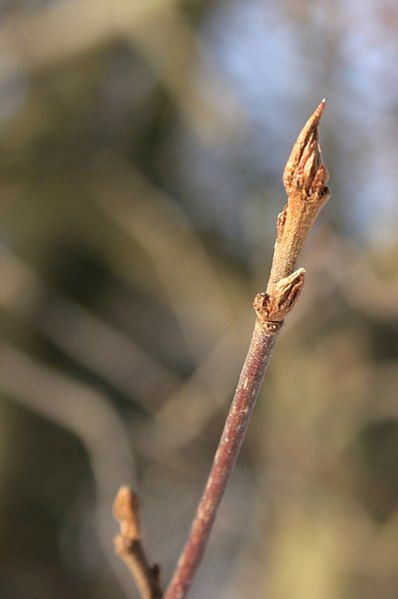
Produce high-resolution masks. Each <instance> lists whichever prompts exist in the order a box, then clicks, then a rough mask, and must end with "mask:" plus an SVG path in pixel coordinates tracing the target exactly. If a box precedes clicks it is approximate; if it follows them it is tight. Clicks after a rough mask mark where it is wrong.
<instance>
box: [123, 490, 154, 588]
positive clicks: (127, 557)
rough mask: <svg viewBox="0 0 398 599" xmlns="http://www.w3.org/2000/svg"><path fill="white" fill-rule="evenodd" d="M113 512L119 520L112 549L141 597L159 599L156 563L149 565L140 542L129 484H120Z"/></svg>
mask: <svg viewBox="0 0 398 599" xmlns="http://www.w3.org/2000/svg"><path fill="white" fill-rule="evenodd" d="M113 515H114V517H115V519H116V520H117V521H118V522H119V524H120V534H118V535H117V536H116V537H115V551H116V553H117V554H118V555H119V556H120V557H121V559H122V560H123V561H124V563H125V564H126V566H127V567H128V569H129V570H130V572H131V575H132V576H133V578H134V580H135V583H136V585H137V588H138V590H139V593H140V596H141V599H160V597H162V591H161V588H160V581H159V567H158V566H157V565H156V564H155V565H154V566H150V565H149V562H148V559H147V556H146V554H145V551H144V548H143V546H142V542H141V530H140V522H139V501H138V497H137V495H135V493H133V491H132V490H131V489H130V488H129V487H120V489H119V492H118V494H117V496H116V499H115V503H114V504H113Z"/></svg>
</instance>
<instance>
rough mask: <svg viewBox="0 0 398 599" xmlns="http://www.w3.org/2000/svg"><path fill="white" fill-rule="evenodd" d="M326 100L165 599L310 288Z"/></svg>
mask: <svg viewBox="0 0 398 599" xmlns="http://www.w3.org/2000/svg"><path fill="white" fill-rule="evenodd" d="M324 106H325V100H323V101H322V102H321V103H320V104H319V106H318V108H317V109H316V110H315V112H314V113H313V115H312V116H311V117H310V119H309V120H308V121H307V123H306V125H305V126H304V128H303V130H302V132H301V133H300V135H299V137H298V139H297V142H296V143H295V145H294V147H293V150H292V153H291V155H290V157H289V160H288V162H287V164H286V168H285V171H284V175H283V183H284V186H285V189H286V192H287V195H288V203H287V206H286V207H285V208H284V210H283V211H282V212H281V213H280V214H279V215H278V221H277V238H276V243H275V250H274V257H273V262H272V267H271V273H270V277H269V281H268V285H267V291H266V293H259V294H258V295H257V296H256V298H255V300H254V309H255V311H256V314H257V319H256V323H255V327H254V332H253V337H252V340H251V343H250V347H249V350H248V353H247V356H246V360H245V363H244V365H243V369H242V372H241V375H240V378H239V382H238V386H237V389H236V392H235V396H234V399H233V401H232V405H231V408H230V412H229V414H228V417H227V420H226V423H225V427H224V431H223V433H222V436H221V440H220V443H219V446H218V449H217V452H216V455H215V457H214V461H213V465H212V468H211V471H210V474H209V478H208V480H207V484H206V487H205V490H204V493H203V496H202V498H201V500H200V502H199V506H198V509H197V512H196V515H195V518H194V520H193V523H192V527H191V530H190V533H189V536H188V540H187V542H186V545H185V547H184V549H183V551H182V554H181V557H180V559H179V561H178V564H177V567H176V570H175V572H174V575H173V577H172V580H171V582H170V585H169V587H168V589H167V591H166V593H165V595H164V599H183V598H184V597H185V596H186V593H187V591H188V590H189V587H190V585H191V582H192V579H193V576H194V574H195V572H196V570H197V568H198V566H199V564H200V561H201V558H202V556H203V553H204V550H205V547H206V543H207V540H208V537H209V534H210V531H211V528H212V525H213V522H214V519H215V516H216V513H217V508H218V506H219V504H220V501H221V499H222V496H223V493H224V491H225V487H226V485H227V482H228V480H229V478H230V476H231V473H232V470H233V467H234V465H235V462H236V459H237V456H238V453H239V449H240V446H241V444H242V440H243V438H244V435H245V433H246V429H247V426H248V423H249V419H250V415H251V413H252V410H253V407H254V404H255V402H256V398H257V394H258V391H259V389H260V386H261V383H262V380H263V377H264V374H265V370H266V368H267V366H268V364H269V361H270V358H271V354H272V350H273V347H274V345H275V341H276V337H277V335H278V333H279V331H280V329H281V327H282V324H283V320H284V318H285V316H286V314H287V313H288V312H289V311H290V310H291V308H292V307H293V305H294V303H295V301H296V299H297V297H298V295H299V294H300V292H301V290H302V288H303V285H304V269H302V268H300V269H298V270H296V271H294V269H295V266H296V261H297V257H298V254H299V252H300V250H301V248H302V246H303V244H304V241H305V239H306V237H307V234H308V232H309V230H310V229H311V227H312V225H313V224H314V222H315V219H316V217H317V214H318V212H319V210H320V209H321V208H322V206H323V205H324V204H325V202H326V201H327V199H328V197H329V190H328V188H327V187H326V183H327V180H328V172H327V169H326V167H325V166H324V164H323V163H322V158H321V152H320V148H319V133H318V124H319V120H320V118H321V115H322V112H323V109H324Z"/></svg>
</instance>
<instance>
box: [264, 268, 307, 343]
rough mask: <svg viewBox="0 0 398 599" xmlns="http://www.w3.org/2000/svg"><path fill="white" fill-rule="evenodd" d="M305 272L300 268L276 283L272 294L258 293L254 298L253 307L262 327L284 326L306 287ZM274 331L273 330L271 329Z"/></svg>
mask: <svg viewBox="0 0 398 599" xmlns="http://www.w3.org/2000/svg"><path fill="white" fill-rule="evenodd" d="M304 280H305V270H304V268H299V269H298V270H296V271H294V272H293V273H292V274H291V275H289V276H287V277H285V278H283V279H281V280H280V281H278V282H277V283H276V285H275V286H274V289H273V291H272V294H269V293H258V294H257V295H256V297H255V298H254V302H253V307H254V310H255V312H256V314H257V318H258V320H259V322H260V323H261V325H266V326H267V328H270V327H269V326H268V325H278V324H279V327H275V329H274V330H275V331H276V330H277V329H278V330H279V328H280V326H281V325H282V323H283V320H284V318H285V316H286V315H287V314H288V313H289V312H290V310H291V309H292V308H293V306H294V304H295V303H296V301H297V298H298V296H299V295H300V293H301V290H302V288H303V286H304ZM270 330H272V329H270Z"/></svg>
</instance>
